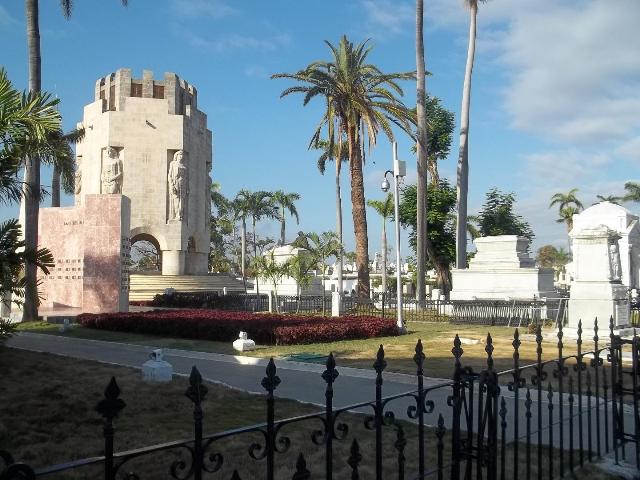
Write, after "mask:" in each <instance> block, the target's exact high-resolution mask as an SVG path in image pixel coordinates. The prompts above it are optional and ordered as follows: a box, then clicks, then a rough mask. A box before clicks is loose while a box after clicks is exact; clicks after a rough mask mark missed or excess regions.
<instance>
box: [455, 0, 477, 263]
mask: <svg viewBox="0 0 640 480" xmlns="http://www.w3.org/2000/svg"><path fill="white" fill-rule="evenodd" d="M469 11H470V15H471V19H470V22H469V49H468V51H467V66H466V69H465V72H464V86H463V88H462V109H461V111H460V152H459V154H458V192H457V193H458V195H457V196H458V198H457V202H458V219H457V224H456V268H467V195H468V192H469V109H470V107H471V74H472V72H473V57H474V55H475V50H476V19H477V15H478V5H477V4H476V3H475V2H472V3H471V5H470V8H469Z"/></svg>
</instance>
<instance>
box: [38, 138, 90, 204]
mask: <svg viewBox="0 0 640 480" xmlns="http://www.w3.org/2000/svg"><path fill="white" fill-rule="evenodd" d="M84 133H85V132H84V128H80V129H73V130H71V131H70V132H69V133H66V134H65V133H62V130H59V131H57V132H56V133H55V134H54V135H52V137H51V139H50V141H49V142H48V143H49V145H50V146H51V152H50V153H49V155H43V156H41V161H43V162H45V163H48V164H51V165H53V175H52V177H51V206H52V207H59V206H60V186H62V190H63V191H64V192H65V193H68V194H71V193H73V191H74V185H75V171H76V166H75V155H74V153H73V150H72V149H71V145H72V144H75V143H77V142H79V141H81V140H82V139H83V137H84Z"/></svg>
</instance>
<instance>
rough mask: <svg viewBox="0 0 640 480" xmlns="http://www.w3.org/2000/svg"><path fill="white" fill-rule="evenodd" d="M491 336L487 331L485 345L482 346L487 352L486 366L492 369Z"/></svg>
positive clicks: (492, 348)
mask: <svg viewBox="0 0 640 480" xmlns="http://www.w3.org/2000/svg"><path fill="white" fill-rule="evenodd" d="M493 350H494V347H493V338H491V333H487V345H486V346H485V347H484V351H485V352H487V368H488V369H489V370H493Z"/></svg>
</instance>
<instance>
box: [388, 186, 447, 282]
mask: <svg viewBox="0 0 640 480" xmlns="http://www.w3.org/2000/svg"><path fill="white" fill-rule="evenodd" d="M417 194H418V190H417V187H416V185H409V186H407V187H406V188H405V189H404V190H403V192H402V199H401V201H400V208H399V210H400V223H401V224H402V225H403V226H405V227H410V228H411V231H410V233H409V245H410V246H411V247H412V248H413V249H414V251H415V249H416V236H417V235H416V209H417V208H416V205H417ZM427 195H428V198H427V205H428V206H429V209H428V210H427V232H428V238H429V242H428V243H427V246H428V251H427V253H428V258H429V265H430V266H431V267H433V268H435V270H436V273H437V276H438V286H439V287H440V288H441V289H442V290H443V292H444V293H445V294H447V293H448V292H449V291H450V290H451V273H450V265H451V264H452V263H453V262H454V261H455V255H456V250H455V247H456V241H455V216H454V212H455V205H456V190H455V188H453V187H452V186H450V185H449V183H448V182H447V181H446V180H441V181H440V185H438V186H435V185H431V184H430V185H429V188H428V189H427Z"/></svg>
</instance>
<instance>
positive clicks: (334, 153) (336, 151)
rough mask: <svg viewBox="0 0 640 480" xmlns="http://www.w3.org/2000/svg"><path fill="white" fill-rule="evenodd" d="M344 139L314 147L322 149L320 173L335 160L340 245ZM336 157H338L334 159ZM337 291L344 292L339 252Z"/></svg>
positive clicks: (347, 155) (319, 165)
mask: <svg viewBox="0 0 640 480" xmlns="http://www.w3.org/2000/svg"><path fill="white" fill-rule="evenodd" d="M343 144H344V140H343V139H342V138H341V139H340V141H339V142H338V143H337V144H334V145H333V148H331V146H330V144H329V142H328V141H327V140H319V141H318V142H317V145H316V146H315V147H314V148H316V149H318V150H321V151H322V154H321V155H320V157H319V158H318V170H320V173H321V174H322V175H324V172H325V168H326V165H327V162H328V161H335V164H336V175H335V181H336V235H337V236H338V240H339V241H340V245H344V242H343V240H342V187H341V186H340V173H341V172H342V163H343V162H348V161H349V151H348V149H347V148H345V147H344V146H343ZM336 159H340V160H339V161H336ZM337 263H338V292H340V294H342V292H344V288H343V285H344V283H343V272H342V270H343V265H344V258H343V255H342V254H340V256H339V257H338V262H337Z"/></svg>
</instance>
